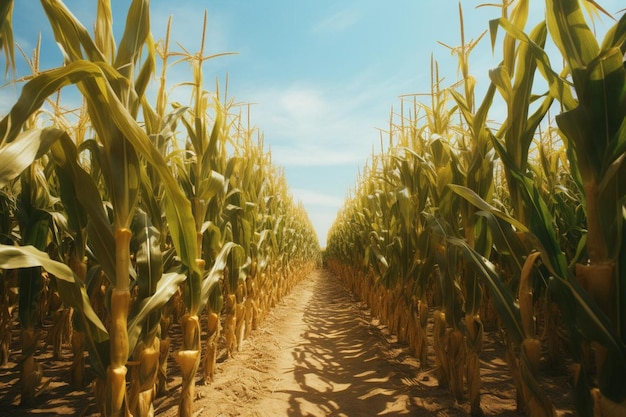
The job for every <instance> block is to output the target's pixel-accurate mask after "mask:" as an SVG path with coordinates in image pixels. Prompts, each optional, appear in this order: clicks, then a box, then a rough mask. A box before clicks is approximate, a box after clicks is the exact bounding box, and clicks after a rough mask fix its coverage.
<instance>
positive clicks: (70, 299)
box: [0, 245, 108, 342]
mask: <svg viewBox="0 0 626 417" xmlns="http://www.w3.org/2000/svg"><path fill="white" fill-rule="evenodd" d="M34 267H42V268H44V269H45V270H46V271H48V272H49V273H51V274H52V275H54V276H55V277H56V278H57V285H58V288H59V295H60V296H61V299H62V301H63V303H65V304H66V305H68V306H70V307H73V308H74V309H76V310H77V311H79V312H80V313H81V314H80V316H81V317H84V318H85V322H86V323H88V324H89V326H86V328H87V329H90V333H91V335H92V336H93V340H95V341H98V342H102V341H104V340H106V339H108V333H107V331H106V328H105V327H104V325H103V324H102V322H101V321H100V319H99V318H98V315H97V314H96V313H95V311H93V308H92V307H91V303H90V302H89V297H88V296H87V292H86V291H85V288H84V286H83V285H82V283H81V282H80V280H79V279H77V278H76V277H75V276H74V274H73V272H72V270H71V269H70V268H69V267H68V266H67V265H65V264H63V263H61V262H57V261H54V260H52V259H50V257H49V256H48V254H47V253H45V252H42V251H40V250H38V249H36V248H35V247H33V246H10V245H0V268H1V269H19V268H34Z"/></svg>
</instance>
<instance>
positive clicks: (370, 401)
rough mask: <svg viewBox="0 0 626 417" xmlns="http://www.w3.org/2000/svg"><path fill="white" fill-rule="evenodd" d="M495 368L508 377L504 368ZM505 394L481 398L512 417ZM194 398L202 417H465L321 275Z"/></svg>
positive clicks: (162, 409)
mask: <svg viewBox="0 0 626 417" xmlns="http://www.w3.org/2000/svg"><path fill="white" fill-rule="evenodd" d="M431 363H432V362H431ZM496 365H498V366H497V367H499V368H501V369H502V371H503V372H504V373H506V365H505V364H504V363H503V362H502V363H500V364H496ZM493 369H496V367H494V368H493ZM485 372H487V373H489V372H490V370H489V369H486V371H485ZM499 377H500V378H502V375H500V376H499ZM505 377H506V376H505ZM511 389H512V386H510V385H507V383H506V382H505V383H504V384H502V383H500V385H499V387H495V388H494V391H493V392H492V393H488V394H486V395H485V396H484V400H485V401H486V402H487V403H489V404H487V406H486V409H485V411H486V413H487V414H488V415H508V416H514V415H518V414H517V413H515V412H514V411H513V410H514V408H515V403H514V400H513V397H512V395H514V394H512V391H511ZM197 392H198V394H199V396H200V397H201V398H199V399H198V400H197V401H196V403H195V410H196V411H197V415H198V416H203V417H223V416H229V417H231V416H250V417H252V416H254V417H270V416H272V417H273V416H377V415H380V416H382V415H388V416H397V415H414V416H415V415H418V416H419V415H424V416H426V415H428V416H453V415H466V412H467V407H466V406H465V405H463V404H461V405H458V404H455V403H454V401H453V399H452V398H451V396H450V394H449V393H448V392H447V391H446V390H443V389H439V388H437V386H436V380H435V378H434V377H433V376H432V369H430V370H426V371H424V372H420V370H419V369H418V362H417V360H416V359H415V358H413V357H412V356H411V355H409V354H408V351H407V349H406V348H405V347H403V346H399V345H398V344H397V343H395V341H394V339H393V338H392V337H391V336H390V335H389V334H388V333H386V329H385V328H384V327H383V326H380V325H378V322H377V320H375V319H374V320H373V319H372V318H371V316H370V315H369V310H368V309H367V307H366V306H365V305H364V304H362V303H359V302H357V301H356V300H355V299H354V298H353V297H352V296H351V295H350V294H349V293H348V292H347V291H346V290H345V289H344V288H343V287H341V285H340V284H339V283H338V282H337V281H336V279H334V278H333V277H331V276H329V274H328V273H327V272H325V271H315V272H314V273H312V274H311V275H310V277H309V278H308V279H307V280H306V281H305V282H302V283H301V284H299V285H298V286H297V287H296V288H295V289H294V290H293V291H292V293H291V294H289V295H288V296H287V297H285V299H284V300H283V301H282V302H281V303H280V304H279V305H278V306H276V308H275V309H274V310H273V311H272V313H271V314H270V316H269V317H268V319H266V321H265V322H264V323H263V329H262V330H259V331H257V332H255V333H254V334H253V335H252V337H250V338H249V339H248V340H246V342H245V343H244V346H243V348H242V351H241V352H238V353H237V354H236V355H235V360H228V361H226V362H224V363H222V364H220V365H219V370H218V374H217V376H216V380H215V381H214V382H213V384H211V385H210V386H207V387H204V386H203V387H198V390H197ZM157 412H158V413H159V414H162V415H164V416H168V417H170V416H175V415H176V407H175V404H174V402H173V401H172V400H170V401H166V402H164V403H162V404H160V405H159V407H158V408H157Z"/></svg>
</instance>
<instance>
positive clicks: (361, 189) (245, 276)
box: [0, 0, 626, 417]
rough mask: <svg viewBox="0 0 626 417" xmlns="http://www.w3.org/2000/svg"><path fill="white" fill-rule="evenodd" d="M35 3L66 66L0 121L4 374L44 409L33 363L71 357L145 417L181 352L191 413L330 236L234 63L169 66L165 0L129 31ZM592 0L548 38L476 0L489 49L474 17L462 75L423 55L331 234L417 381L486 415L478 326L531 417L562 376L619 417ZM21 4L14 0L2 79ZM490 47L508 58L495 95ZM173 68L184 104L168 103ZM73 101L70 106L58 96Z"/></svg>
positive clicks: (625, 138) (588, 401)
mask: <svg viewBox="0 0 626 417" xmlns="http://www.w3.org/2000/svg"><path fill="white" fill-rule="evenodd" d="M40 3H41V6H42V8H43V9H44V11H45V13H46V16H47V18H48V20H49V23H50V25H51V27H52V30H53V33H54V37H55V40H56V42H57V43H58V45H59V46H60V48H61V50H62V52H63V55H64V64H63V65H62V66H60V67H58V68H52V69H41V68H39V57H38V53H39V52H38V50H35V53H34V55H33V56H32V57H26V59H27V61H28V65H29V66H30V69H31V72H32V74H31V75H30V76H28V77H25V78H24V79H21V80H16V82H18V83H20V84H21V90H20V91H21V92H20V95H19V98H18V99H17V101H16V102H15V103H14V105H13V106H12V108H11V110H10V112H9V113H8V114H7V115H4V116H3V117H2V118H1V120H0V160H1V161H2V166H0V229H1V230H0V282H1V283H2V285H1V286H0V366H3V365H4V364H6V363H7V362H8V361H9V359H10V358H11V357H15V356H17V357H19V359H17V360H16V362H18V363H19V381H20V382H19V392H20V402H21V404H23V405H24V406H29V405H31V404H34V403H36V402H37V400H38V398H37V395H38V392H40V391H41V390H42V389H44V388H45V383H46V382H45V381H46V375H45V370H44V369H43V367H42V366H41V364H40V363H39V362H38V356H37V350H38V349H39V348H40V346H42V345H45V346H46V347H47V348H49V349H52V355H53V356H55V357H57V356H59V355H61V350H62V347H63V346H68V345H69V346H71V351H72V361H71V365H70V366H69V369H67V375H68V379H69V382H70V383H71V385H72V386H73V387H74V388H75V389H76V390H84V389H86V388H87V384H91V388H92V389H93V397H94V402H95V406H96V408H97V410H98V413H100V414H101V415H104V416H131V415H133V416H151V415H154V413H155V412H154V406H153V404H154V401H155V399H156V398H157V396H159V395H163V394H164V393H165V392H166V382H167V376H168V372H171V369H168V366H167V365H168V362H167V358H168V357H170V356H173V357H174V358H175V360H176V364H177V365H178V367H179V369H178V370H177V372H178V373H179V374H180V375H181V376H182V387H181V390H180V398H178V399H177V401H178V403H179V409H178V412H179V415H181V416H184V417H191V416H193V415H194V409H193V402H194V399H195V391H194V389H195V383H196V378H197V376H198V375H201V377H202V380H203V381H204V382H206V383H210V382H211V381H212V379H213V377H214V375H215V371H216V366H217V364H216V362H217V357H218V347H219V344H220V343H224V344H225V346H226V350H227V353H228V355H229V356H232V355H233V354H234V353H235V352H236V351H237V350H238V349H240V348H241V346H242V342H243V341H244V339H245V338H246V337H248V336H249V335H250V332H251V331H252V330H254V329H257V328H258V327H259V325H260V324H261V322H262V321H263V319H264V318H265V317H266V316H267V314H268V312H269V311H270V310H271V308H272V307H273V306H275V305H276V304H277V303H278V301H279V300H281V298H282V297H283V296H285V295H286V294H287V293H288V292H289V291H290V290H291V289H292V288H293V286H294V285H296V284H297V283H298V282H299V281H301V280H302V279H305V278H306V277H307V275H308V274H309V272H311V271H312V270H313V269H314V268H315V267H316V266H317V264H318V261H319V260H321V258H322V251H321V249H320V247H319V243H318V240H317V237H316V234H315V231H314V230H313V227H312V225H311V222H310V220H309V218H308V216H307V213H306V212H305V210H304V207H303V206H302V205H301V204H296V203H295V202H294V201H293V198H292V196H291V194H290V192H289V187H288V184H287V179H286V178H285V174H284V171H283V170H282V169H281V168H279V167H277V166H275V165H274V164H273V163H272V157H271V153H270V152H269V151H267V150H266V149H265V145H264V140H263V136H262V134H261V133H259V131H258V130H257V129H253V128H251V126H250V122H249V108H248V118H246V113H245V110H246V108H245V107H242V106H240V105H238V104H237V103H235V102H234V100H233V99H232V98H230V97H229V96H228V89H227V86H220V85H219V84H217V85H216V87H215V91H207V90H206V89H205V80H204V77H203V75H204V74H203V65H204V63H205V62H206V61H207V60H210V59H219V56H220V55H224V54H218V55H206V54H205V50H204V44H205V42H204V38H203V39H202V43H201V47H200V50H199V51H197V52H195V53H190V52H187V51H186V50H185V51H183V52H174V51H172V49H171V48H170V27H169V26H168V29H167V35H166V37H165V39H162V40H156V39H154V38H153V37H152V34H151V31H150V5H149V1H148V0H133V1H132V2H131V4H130V8H129V10H128V14H127V21H126V25H125V27H124V31H123V35H122V37H121V39H120V40H119V41H118V40H116V39H115V37H114V36H113V27H112V11H111V6H112V4H111V3H112V2H110V1H109V0H99V1H98V10H97V18H96V22H95V25H94V31H93V35H92V34H91V33H90V32H89V31H88V30H87V29H86V28H85V26H84V25H83V23H82V22H80V21H78V20H77V19H76V18H75V17H74V15H73V14H72V13H71V11H70V10H69V9H68V8H67V7H66V6H65V5H64V4H63V2H62V1H61V0H41V1H40ZM598 3H599V2H596V1H592V0H546V1H545V20H544V21H542V22H541V23H539V24H538V25H536V26H535V27H532V28H527V21H528V18H529V7H530V1H529V0H510V1H507V0H505V1H503V3H502V4H498V5H493V4H491V5H485V6H496V7H499V8H500V9H501V17H500V18H498V19H495V20H492V21H490V22H489V24H488V30H486V32H485V33H484V34H483V35H485V36H482V35H481V36H480V38H478V39H477V40H472V41H467V40H466V39H465V34H464V30H463V12H462V9H461V6H460V4H459V17H460V19H459V22H460V28H461V42H460V46H457V47H449V49H450V51H451V52H452V54H453V55H454V56H455V57H456V58H457V59H458V68H459V74H460V79H459V81H458V82H456V83H453V84H450V85H444V84H443V82H442V80H441V78H440V76H439V68H438V63H437V61H436V60H434V59H433V60H432V63H431V68H430V74H431V91H430V92H429V93H428V94H415V95H406V96H402V97H401V98H400V104H399V111H397V112H394V111H392V113H391V116H390V120H389V127H388V130H386V131H385V133H384V134H381V150H380V152H379V153H378V154H376V153H373V154H372V156H371V159H369V160H368V161H367V163H366V165H365V167H364V169H363V171H362V173H360V174H359V178H358V179H357V183H356V185H355V188H354V190H352V191H351V192H350V194H349V196H348V197H347V199H346V201H345V204H344V207H343V208H342V210H341V211H340V212H339V213H338V216H337V219H336V220H335V223H334V224H333V226H332V228H331V230H330V231H329V234H328V246H327V248H326V250H325V251H324V253H323V259H324V264H325V265H326V267H327V268H328V269H329V270H330V271H332V272H333V273H334V275H335V276H336V277H337V278H338V279H340V280H341V281H342V282H343V283H344V284H345V286H346V287H348V288H349V289H350V290H351V291H352V292H353V293H354V294H356V295H357V296H358V297H359V298H360V299H362V300H364V301H365V302H367V304H368V305H369V307H370V308H371V310H372V313H373V314H374V315H376V316H377V317H379V318H380V319H381V320H382V321H383V322H384V323H385V324H386V325H387V326H388V328H389V329H390V330H391V331H392V332H393V333H395V334H396V335H397V337H398V339H399V340H400V341H402V342H403V343H406V344H407V345H408V346H409V347H410V349H411V351H412V353H413V354H414V355H415V357H416V358H417V359H418V360H419V361H420V366H422V367H424V368H425V367H428V366H431V364H429V363H428V362H429V360H428V354H429V352H434V357H435V364H434V366H436V375H437V380H438V384H439V386H441V387H445V388H446V389H448V390H449V391H450V393H451V395H452V396H454V398H455V399H456V400H457V401H459V402H461V401H465V400H469V403H470V407H471V409H470V413H471V415H472V416H482V415H483V414H484V412H483V409H482V407H481V395H480V393H481V366H480V355H481V349H482V345H483V340H484V337H485V332H486V331H495V333H497V337H498V338H499V341H500V342H501V343H502V345H503V346H504V350H505V358H506V363H507V365H508V368H509V372H510V375H511V376H512V380H513V382H514V384H515V389H516V392H517V407H518V410H520V411H522V412H524V413H525V415H527V416H531V417H544V416H545V417H556V415H557V412H556V409H555V407H554V405H553V403H552V399H551V398H549V396H547V395H546V393H545V392H544V389H543V388H542V383H543V382H542V378H543V376H544V375H545V372H546V369H556V370H558V371H559V372H565V373H567V374H568V375H569V376H570V378H571V381H572V383H571V387H572V390H573V398H574V399H575V408H576V411H577V413H578V415H580V416H594V417H600V416H626V222H625V221H624V220H625V219H626V180H625V179H626V163H625V162H624V161H625V160H626V64H625V61H626V58H625V57H626V13H624V12H623V11H622V12H620V13H621V14H620V15H619V16H613V17H611V18H613V19H614V20H613V22H614V23H613V26H612V27H611V28H610V30H608V32H607V33H606V35H604V36H603V37H602V38H599V37H597V36H596V34H595V32H594V31H593V30H592V27H593V25H592V23H593V22H592V21H591V20H592V18H591V16H595V15H596V14H601V15H608V13H607V12H606V11H604V10H603V9H602V7H601V5H600V4H598ZM14 7H20V2H13V1H12V0H3V1H0V40H1V42H0V47H1V48H2V50H3V52H4V56H5V60H6V71H7V73H8V72H9V71H10V70H11V68H12V67H14V65H15V50H14V39H13V28H12V21H11V16H12V10H13V8H14ZM604 18H606V19H609V17H608V16H605V17H604ZM205 25H206V15H205ZM204 32H206V27H205V31H204ZM483 38H484V39H483ZM479 41H480V42H488V41H490V42H491V44H492V47H493V49H494V54H495V55H497V56H499V58H500V60H501V61H500V62H501V63H500V65H499V66H497V67H495V68H493V69H491V70H490V71H489V74H488V76H489V77H488V79H489V85H488V86H487V88H486V89H485V90H484V96H482V97H476V95H477V94H476V87H477V81H476V78H475V76H474V75H472V73H471V72H470V66H469V62H470V55H471V52H472V50H473V49H474V47H475V46H476V44H477V43H478V42H479ZM548 44H553V45H555V46H556V50H558V52H559V55H558V56H556V57H555V56H550V55H549V54H548V52H547V50H548V47H547V45H548ZM181 64H184V65H188V66H189V67H190V68H191V74H190V81H189V82H187V83H184V86H185V87H186V88H188V89H189V91H190V92H191V93H190V100H189V103H179V102H176V101H173V100H171V99H170V97H169V96H168V91H171V87H172V86H169V85H168V84H167V69H168V68H169V67H170V66H171V65H181ZM155 80H157V86H156V95H155V96H154V97H152V96H151V94H149V91H150V89H149V87H150V86H151V83H153V82H154V81H155ZM70 87H71V88H73V87H75V88H76V89H77V91H78V92H79V94H80V96H81V99H82V104H81V105H80V107H78V108H70V109H68V108H66V107H64V105H63V103H64V101H63V97H65V95H64V94H67V93H66V91H67V90H68V89H69V88H70ZM502 106H503V107H504V108H505V109H506V112H505V118H504V120H492V118H491V117H492V115H493V114H496V113H498V112H497V110H498V107H502ZM396 110H398V109H396ZM43 322H46V323H49V326H48V330H47V332H46V340H45V343H44V342H43V341H42V340H41V339H42V337H43V335H42V326H41V323H43ZM175 325H176V326H179V328H180V332H179V334H177V335H176V336H174V332H173V331H172V328H173V326H175ZM14 326H18V330H19V341H18V343H17V344H18V345H19V346H20V349H19V351H12V350H11V346H13V345H15V344H16V343H15V341H14V340H12V334H14V333H15V332H13V331H12V330H14ZM203 326H204V328H203ZM173 337H178V338H179V339H176V340H173V339H172V338H173ZM171 345H173V346H176V347H178V348H179V350H177V351H171ZM86 369H89V372H90V373H91V374H93V375H94V377H93V381H91V380H88V379H89V378H88V377H87V372H86Z"/></svg>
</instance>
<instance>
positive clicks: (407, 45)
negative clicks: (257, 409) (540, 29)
mask: <svg viewBox="0 0 626 417" xmlns="http://www.w3.org/2000/svg"><path fill="white" fill-rule="evenodd" d="M483 2H484V0H481V1H474V0H463V1H462V5H463V11H464V17H465V33H466V35H465V36H466V40H469V39H475V38H477V37H478V36H479V35H480V34H481V33H482V32H483V31H484V30H486V29H487V28H488V22H489V19H492V18H494V17H498V16H499V14H500V11H499V10H498V9H496V8H493V7H485V8H478V9H477V8H476V6H477V5H478V4H480V3H483ZM598 2H599V3H600V4H601V5H603V7H605V8H606V9H607V10H608V11H609V12H612V13H616V12H618V11H619V10H620V9H621V8H623V7H624V6H623V5H620V4H619V1H618V0H610V1H606V0H599V1H598ZM112 3H113V13H114V26H115V28H116V31H117V38H116V39H117V40H119V38H120V37H121V31H122V30H123V27H124V25H125V16H126V12H127V9H128V5H129V4H130V1H128V0H126V1H124V0H115V1H112ZM65 4H66V5H67V6H68V7H69V9H70V10H71V11H72V12H73V13H74V14H75V15H76V16H77V17H78V18H79V20H80V21H81V22H83V24H84V25H85V26H86V27H87V28H91V27H92V26H93V22H94V16H95V8H96V4H97V2H96V1H95V0H90V1H87V0H67V1H66V2H65ZM458 4H459V3H458V1H452V0H389V1H385V2H381V1H380V0H342V1H337V0H332V1H330V0H316V1H313V0H306V1H305V0H299V1H294V0H291V1H289V0H264V1H261V0H204V1H199V0H189V1H176V2H172V1H169V0H152V2H151V18H152V19H151V20H152V32H153V35H154V37H155V39H162V38H163V37H164V35H165V27H166V24H167V19H168V18H169V16H170V15H172V16H173V27H172V40H173V41H174V42H178V43H180V44H181V45H183V46H184V47H185V48H186V49H187V50H189V51H191V52H195V51H197V50H198V49H199V47H200V37H201V30H202V20H203V13H204V10H205V9H206V10H207V11H208V33H207V46H206V48H205V50H206V53H207V54H215V53H221V52H236V53H237V54H236V55H230V56H224V57H219V58H216V59H214V60H211V61H208V62H207V63H206V64H205V67H204V69H205V82H206V84H207V85H206V89H207V90H211V91H213V90H214V86H215V80H216V79H217V80H218V81H219V82H220V84H221V85H223V84H224V82H225V79H226V76H227V74H228V77H229V83H228V90H229V96H231V97H234V98H235V100H236V101H237V102H241V103H245V102H248V103H254V105H253V106H252V113H251V120H252V124H253V125H254V126H256V127H258V128H259V129H260V130H261V131H262V132H263V134H264V137H265V145H266V147H268V148H269V149H271V152H272V159H273V161H274V162H275V163H276V164H277V165H279V166H282V167H284V169H285V174H286V177H287V182H288V184H289V186H290V189H291V192H292V194H293V196H294V198H295V199H296V200H301V201H302V202H303V204H304V206H305V208H306V209H307V212H308V214H309V217H310V218H311V221H312V222H313V225H314V226H315V228H316V230H317V232H318V236H319V238H320V243H321V244H322V245H325V243H326V233H327V230H328V228H329V227H330V226H331V224H332V222H333V221H334V219H335V217H336V214H337V211H338V210H339V208H340V207H341V205H342V204H343V201H344V199H345V197H346V195H347V192H348V190H349V189H350V188H352V187H353V186H354V184H355V181H356V177H357V172H358V170H359V169H361V168H362V167H363V165H364V164H365V162H366V160H367V158H368V157H369V156H370V155H371V153H372V148H373V147H374V149H375V150H376V151H378V150H379V149H380V132H379V130H378V129H377V128H382V129H384V128H385V127H386V126H388V123H389V122H388V121H389V113H390V111H391V108H392V106H393V107H394V108H396V109H397V108H398V107H399V103H400V101H399V98H398V97H399V96H400V95H403V94H409V93H425V92H428V91H429V90H430V57H431V53H432V54H433V55H434V57H435V59H437V61H438V62H439V65H440V71H441V75H442V76H445V77H446V81H449V82H450V83H452V82H453V81H454V80H456V77H457V72H456V69H457V64H456V58H455V57H453V56H451V54H450V51H449V50H448V49H446V48H445V47H443V46H441V45H440V44H438V43H437V41H441V42H444V43H446V44H448V45H453V46H456V45H458V44H459V43H460V35H459V17H458ZM531 4H532V6H531V19H530V22H529V24H531V23H532V24H533V25H534V24H535V23H536V22H538V21H539V20H540V19H541V18H542V16H543V8H542V7H543V2H541V1H538V0H535V1H531ZM603 20H604V21H608V20H607V19H606V18H603ZM14 32H15V36H16V41H17V42H18V43H19V44H20V45H21V47H22V48H23V49H24V50H25V51H26V53H27V54H30V53H31V52H32V50H33V49H34V47H35V44H36V39H37V34H38V33H39V32H41V34H42V43H43V48H42V49H43V52H42V56H41V68H42V69H45V68H51V67H54V66H58V65H60V64H61V63H62V58H61V54H60V53H59V51H58V48H57V47H56V45H55V43H54V40H53V38H52V35H51V31H50V27H49V24H48V22H47V20H46V17H45V15H44V13H43V10H42V8H41V5H40V4H39V2H36V1H33V0H29V1H19V0H18V1H16V5H15V11H14ZM177 48H178V47H177V46H174V49H177ZM498 61H499V58H498V50H496V56H495V57H493V56H492V54H491V48H490V45H489V39H488V36H486V37H485V38H483V40H482V42H481V44H480V47H479V48H477V50H476V51H475V52H474V54H473V55H472V60H471V62H470V71H471V72H472V74H473V75H474V76H475V77H476V78H477V81H478V87H477V88H478V91H483V90H484V89H485V88H486V87H487V82H488V77H487V71H488V70H489V69H490V68H493V67H495V66H496V65H497V63H498ZM22 62H23V60H22V59H21V58H18V63H19V64H20V65H19V66H18V74H17V75H18V76H19V75H25V74H26V72H24V71H25V70H24V65H22V64H21V63H22ZM559 62H560V61H559ZM167 77H168V84H169V85H173V84H174V83H176V82H181V81H186V80H190V79H191V72H190V68H189V67H188V66H187V65H186V64H182V65H178V66H176V67H172V68H171V69H170V70H169V71H168V76H167ZM155 85H156V80H155ZM181 91H182V90H181ZM15 94H16V90H15V88H13V87H8V88H7V87H5V88H4V89H3V90H2V92H1V93H0V113H5V112H6V111H7V110H8V108H9V107H10V105H11V104H12V102H13V101H14V99H15ZM176 94H177V93H176V92H174V93H173V96H172V98H173V99H177V100H179V101H181V102H182V103H186V98H185V97H176ZM178 94H183V93H182V92H179V93H178ZM495 111H498V110H497V109H496V110H495Z"/></svg>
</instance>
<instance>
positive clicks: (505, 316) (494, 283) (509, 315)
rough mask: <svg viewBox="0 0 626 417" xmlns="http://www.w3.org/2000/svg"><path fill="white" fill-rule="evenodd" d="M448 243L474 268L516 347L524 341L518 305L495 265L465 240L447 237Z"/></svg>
mask: <svg viewBox="0 0 626 417" xmlns="http://www.w3.org/2000/svg"><path fill="white" fill-rule="evenodd" d="M447 240H448V242H449V243H450V244H452V245H455V246H457V247H459V248H460V249H461V253H462V254H463V257H464V259H465V260H466V262H467V265H469V266H471V267H472V268H474V269H475V270H476V272H477V274H478V277H479V278H480V279H481V280H482V281H483V282H484V283H485V285H486V286H487V287H488V288H489V291H490V294H491V299H492V300H493V303H494V307H495V308H496V311H497V312H498V316H499V317H500V319H501V320H502V324H503V325H504V327H505V329H506V330H507V333H508V334H509V335H510V336H511V339H512V340H513V343H515V344H516V345H517V346H519V345H520V343H522V340H524V330H523V328H522V322H521V316H520V311H519V305H518V304H517V302H516V301H515V297H514V295H513V293H512V291H511V289H510V288H509V287H508V286H507V285H506V284H505V283H504V281H503V280H502V278H501V277H500V274H499V273H498V272H497V269H496V267H495V265H493V264H492V263H491V262H489V260H487V259H485V258H484V257H483V256H481V255H480V254H478V253H477V252H476V251H475V250H474V249H472V248H471V247H470V246H469V245H468V244H467V242H466V241H465V240H463V239H459V238H455V237H449V238H448V239H447Z"/></svg>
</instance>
